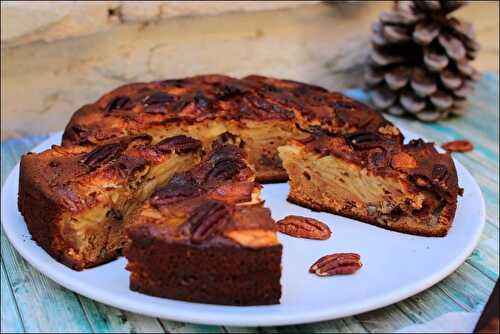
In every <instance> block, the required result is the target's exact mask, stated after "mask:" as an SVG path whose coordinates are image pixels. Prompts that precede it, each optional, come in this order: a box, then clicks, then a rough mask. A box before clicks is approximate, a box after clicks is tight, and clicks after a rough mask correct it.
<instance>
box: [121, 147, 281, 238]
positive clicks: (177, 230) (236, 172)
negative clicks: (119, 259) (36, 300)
mask: <svg viewBox="0 0 500 334" xmlns="http://www.w3.org/2000/svg"><path fill="white" fill-rule="evenodd" d="M259 192H260V185H258V184H257V183H255V182H254V171H253V170H252V169H251V167H249V165H248V164H247V163H246V161H245V159H244V158H243V156H242V153H241V151H240V150H239V148H238V147H236V146H234V145H217V144H216V145H215V147H214V150H213V151H212V153H211V154H210V155H209V156H208V157H206V158H205V159H204V160H203V161H202V162H201V163H199V164H198V165H196V166H194V167H193V168H192V169H190V170H188V171H186V172H183V173H178V174H176V175H175V176H173V177H172V179H171V180H170V181H169V182H168V183H167V184H166V185H164V186H162V187H160V188H158V189H157V190H156V191H155V192H154V194H153V195H152V196H151V198H150V199H149V201H148V202H147V203H146V204H145V205H144V206H143V207H142V208H140V209H139V210H138V211H137V212H136V213H134V214H132V219H131V221H133V223H132V224H131V225H130V226H129V228H128V235H129V237H130V238H131V239H132V240H134V241H135V242H139V243H141V242H150V241H151V240H153V239H155V240H165V241H168V242H182V243H189V244H193V245H208V244H212V245H213V244H224V245H238V246H246V247H251V248H260V247H268V246H274V245H278V240H277V238H276V227H275V224H274V221H273V219H272V218H271V213H270V210H269V209H267V208H264V207H263V202H262V201H261V200H260V199H259Z"/></svg>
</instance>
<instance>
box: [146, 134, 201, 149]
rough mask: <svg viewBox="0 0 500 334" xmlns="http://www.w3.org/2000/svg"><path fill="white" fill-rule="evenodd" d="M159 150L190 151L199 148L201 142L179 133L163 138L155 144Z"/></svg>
mask: <svg viewBox="0 0 500 334" xmlns="http://www.w3.org/2000/svg"><path fill="white" fill-rule="evenodd" d="M155 147H156V148H157V149H158V150H159V151H161V152H174V151H175V152H183V153H186V152H190V151H196V150H198V149H199V148H201V142H200V141H199V140H197V139H194V138H191V137H188V136H184V135H179V136H175V137H169V138H165V139H163V140H162V141H160V142H159V143H158V144H156V146H155Z"/></svg>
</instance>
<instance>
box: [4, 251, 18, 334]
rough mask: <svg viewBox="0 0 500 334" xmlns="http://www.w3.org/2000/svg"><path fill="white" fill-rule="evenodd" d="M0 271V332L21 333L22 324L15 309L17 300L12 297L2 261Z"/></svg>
mask: <svg viewBox="0 0 500 334" xmlns="http://www.w3.org/2000/svg"><path fill="white" fill-rule="evenodd" d="M0 264H1V270H2V271H1V272H0V282H1V293H2V301H1V302H2V303H1V306H2V312H1V317H0V319H1V327H0V328H1V332H2V333H23V332H24V326H23V323H22V320H21V316H20V314H19V310H18V309H17V302H16V299H15V298H14V295H13V293H12V290H11V288H10V284H9V278H8V277H7V274H6V273H5V268H4V265H3V261H0Z"/></svg>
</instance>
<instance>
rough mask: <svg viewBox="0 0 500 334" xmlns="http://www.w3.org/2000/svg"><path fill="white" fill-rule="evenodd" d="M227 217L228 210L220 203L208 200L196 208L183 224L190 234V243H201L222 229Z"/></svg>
mask: <svg viewBox="0 0 500 334" xmlns="http://www.w3.org/2000/svg"><path fill="white" fill-rule="evenodd" d="M228 217H229V209H228V208H227V207H226V205H224V204H223V203H222V202H219V201H215V200H208V201H206V202H204V203H203V204H201V205H200V206H199V207H197V208H196V209H195V210H194V211H193V213H192V214H191V215H190V217H189V218H188V220H187V222H186V223H185V224H186V225H185V226H186V227H187V228H188V229H189V231H190V233H191V242H193V243H201V242H203V241H205V240H207V239H209V238H210V237H211V236H212V235H213V234H214V232H215V231H217V230H218V229H219V228H220V227H222V226H223V225H224V224H225V223H226V222H227V221H228Z"/></svg>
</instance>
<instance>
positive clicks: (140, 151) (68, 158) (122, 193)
mask: <svg viewBox="0 0 500 334" xmlns="http://www.w3.org/2000/svg"><path fill="white" fill-rule="evenodd" d="M150 142H151V137H150V136H148V135H137V136H125V137H121V138H118V139H114V140H112V141H109V142H106V143H104V144H101V145H98V146H95V147H93V148H90V147H88V146H87V147H85V146H68V147H61V146H53V147H52V148H51V149H49V150H46V151H44V152H42V153H38V154H37V153H28V154H27V155H25V156H23V158H22V160H21V167H20V183H19V198H18V203H19V210H20V211H21V213H22V215H23V216H24V219H25V221H26V224H27V226H28V230H29V231H30V233H31V235H32V238H33V240H35V241H36V242H37V243H38V244H39V245H40V246H41V247H43V248H44V249H45V250H46V251H47V252H48V253H49V254H50V255H52V256H53V257H54V258H56V259H57V260H59V261H61V262H62V263H64V264H65V265H67V266H69V267H71V268H73V269H76V270H82V269H84V268H89V267H93V266H95V265H98V264H101V263H104V262H107V261H110V260H113V259H115V258H116V257H117V256H118V255H119V254H120V251H121V249H122V248H123V246H124V244H125V243H126V238H125V234H124V229H123V227H124V222H123V218H124V217H126V216H127V214H128V213H129V212H130V211H131V210H133V209H134V207H135V206H137V205H140V204H141V203H142V201H143V200H145V199H146V198H148V197H149V196H150V195H151V193H152V192H153V191H154V189H155V188H156V187H157V186H158V185H161V184H163V183H165V182H167V181H168V180H169V179H170V177H171V176H172V175H173V174H174V173H175V172H177V171H181V170H185V169H187V168H189V166H192V165H194V164H196V163H197V162H198V161H200V157H201V143H200V142H199V141H197V140H195V139H192V138H189V137H184V136H177V137H172V138H167V139H165V140H162V141H160V142H159V143H157V144H155V145H151V144H150Z"/></svg>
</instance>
